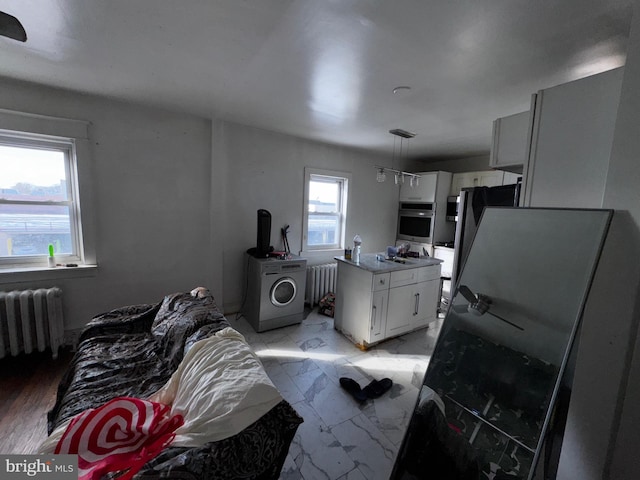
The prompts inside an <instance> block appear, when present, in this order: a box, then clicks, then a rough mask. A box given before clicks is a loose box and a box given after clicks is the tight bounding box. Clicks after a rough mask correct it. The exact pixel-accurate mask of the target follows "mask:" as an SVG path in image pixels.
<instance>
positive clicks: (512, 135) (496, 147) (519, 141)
mask: <svg viewBox="0 0 640 480" xmlns="http://www.w3.org/2000/svg"><path fill="white" fill-rule="evenodd" d="M529 116H530V115H529V111H528V110H527V111H526V112H522V113H516V114H515V115H509V116H507V117H502V118H498V119H497V120H495V121H494V122H493V142H492V144H491V155H490V157H489V166H490V167H491V168H496V169H502V170H507V171H510V172H515V173H522V170H523V166H524V164H525V161H526V158H527V142H528V139H529V129H530V127H529Z"/></svg>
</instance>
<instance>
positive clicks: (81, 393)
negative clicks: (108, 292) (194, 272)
mask: <svg viewBox="0 0 640 480" xmlns="http://www.w3.org/2000/svg"><path fill="white" fill-rule="evenodd" d="M228 326H229V323H228V321H227V320H226V318H225V317H224V315H223V314H222V313H221V312H220V310H219V309H218V307H217V305H216V302H215V300H214V298H213V297H212V296H211V295H210V294H206V295H202V294H201V295H199V296H194V295H192V294H190V293H175V294H172V295H168V296H166V297H165V298H164V300H163V301H162V302H160V303H158V304H141V305H133V306H127V307H122V308H118V309H115V310H112V311H110V312H107V313H104V314H102V315H98V316H96V317H94V318H93V319H92V320H91V322H89V324H88V325H87V327H86V328H85V329H84V331H83V333H82V335H81V338H80V343H79V347H78V351H77V352H76V354H75V356H74V358H73V359H72V361H71V364H70V366H69V368H68V370H67V371H66V373H65V375H64V376H63V378H62V380H61V382H60V385H59V387H58V394H57V398H56V403H55V405H54V407H53V409H52V410H51V411H50V412H49V413H48V431H49V433H51V432H52V431H53V430H54V429H55V428H57V427H58V426H60V425H62V424H63V423H65V422H66V421H67V420H69V419H71V418H72V417H74V416H75V415H77V414H78V413H81V412H83V411H85V410H87V409H90V408H96V407H98V406H100V405H103V404H104V403H106V402H107V401H109V400H111V399H113V398H115V397H122V396H129V397H138V398H147V397H149V396H150V395H151V394H153V393H154V392H156V391H158V390H159V389H160V388H161V387H162V386H163V385H164V384H165V383H166V382H167V381H168V380H169V378H170V377H171V375H172V374H173V372H174V371H175V370H176V369H177V367H178V365H179V364H180V362H181V361H182V359H183V357H184V355H185V354H186V353H187V352H188V351H189V349H190V348H191V346H193V344H194V343H195V342H197V341H199V340H202V339H204V338H207V337H209V336H211V335H212V334H214V333H215V332H217V331H219V330H222V329H224V328H225V327H228ZM300 423H302V419H301V418H300V417H299V416H298V414H297V413H296V412H295V410H294V409H293V408H292V407H291V405H289V404H288V403H287V402H286V401H284V400H283V401H282V402H280V403H279V404H277V405H276V406H275V407H274V408H272V409H271V410H270V411H269V412H268V413H267V414H265V415H264V416H263V417H262V418H260V419H259V420H258V421H256V422H255V423H253V424H251V425H250V426H249V427H247V428H245V429H244V430H243V431H241V432H240V433H239V434H237V435H233V436H232V437H229V438H225V439H223V440H219V441H216V442H210V443H207V444H205V445H203V446H201V447H169V448H167V449H165V450H164V451H163V452H162V453H161V454H160V455H159V456H157V457H156V458H154V459H153V460H151V461H150V462H148V463H147V464H146V465H145V466H144V467H143V469H142V470H141V471H140V472H138V473H137V474H136V476H135V477H134V478H136V479H140V480H142V479H156V478H157V479H160V478H176V479H183V478H184V479H211V478H216V479H236V478H247V479H277V478H278V476H279V474H280V470H281V469H282V465H283V463H284V460H285V457H286V455H287V452H288V449H289V445H290V443H291V441H292V440H293V436H294V434H295V432H296V430H297V428H298V425H299V424H300Z"/></svg>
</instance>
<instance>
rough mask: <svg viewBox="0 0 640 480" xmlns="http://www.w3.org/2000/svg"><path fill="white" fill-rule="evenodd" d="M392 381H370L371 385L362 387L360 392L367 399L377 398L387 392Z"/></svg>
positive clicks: (384, 379)
mask: <svg viewBox="0 0 640 480" xmlns="http://www.w3.org/2000/svg"><path fill="white" fill-rule="evenodd" d="M392 385H393V381H392V380H391V379H390V378H383V379H382V380H375V379H374V380H371V383H370V384H369V385H367V386H366V387H364V388H363V389H362V391H363V392H364V394H365V395H366V396H367V397H368V398H378V397H379V396H381V395H382V394H384V393H385V392H387V391H389V389H390V388H391V386H392Z"/></svg>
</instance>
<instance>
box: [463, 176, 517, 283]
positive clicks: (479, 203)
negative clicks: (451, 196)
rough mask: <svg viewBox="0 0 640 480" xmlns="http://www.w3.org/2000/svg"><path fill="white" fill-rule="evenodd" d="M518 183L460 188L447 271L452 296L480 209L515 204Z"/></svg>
mask: <svg viewBox="0 0 640 480" xmlns="http://www.w3.org/2000/svg"><path fill="white" fill-rule="evenodd" d="M520 185H521V184H520V182H518V183H514V184H512V185H500V186H497V187H473V188H463V189H462V190H461V191H460V202H459V203H458V214H457V220H456V235H455V241H454V255H453V269H452V273H451V294H452V295H453V293H454V292H455V288H456V282H457V278H458V275H459V274H460V272H461V271H462V266H463V265H464V262H465V260H466V259H467V256H468V255H469V250H470V249H471V243H472V242H473V237H474V236H475V234H476V230H478V224H479V223H480V219H481V218H482V212H483V210H484V208H485V207H488V206H490V207H517V206H518V203H519V199H520Z"/></svg>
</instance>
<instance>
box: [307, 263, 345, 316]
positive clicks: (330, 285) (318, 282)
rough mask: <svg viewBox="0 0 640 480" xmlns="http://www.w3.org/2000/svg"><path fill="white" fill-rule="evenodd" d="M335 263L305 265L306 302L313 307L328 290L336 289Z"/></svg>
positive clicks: (336, 266)
mask: <svg viewBox="0 0 640 480" xmlns="http://www.w3.org/2000/svg"><path fill="white" fill-rule="evenodd" d="M337 271H338V264H337V263H325V264H322V265H313V266H310V267H307V303H308V304H309V305H310V306H311V307H314V306H315V305H316V304H317V303H318V302H319V301H320V299H321V298H322V297H323V296H324V295H326V294H327V293H329V292H333V293H335V291H336V273H337Z"/></svg>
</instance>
